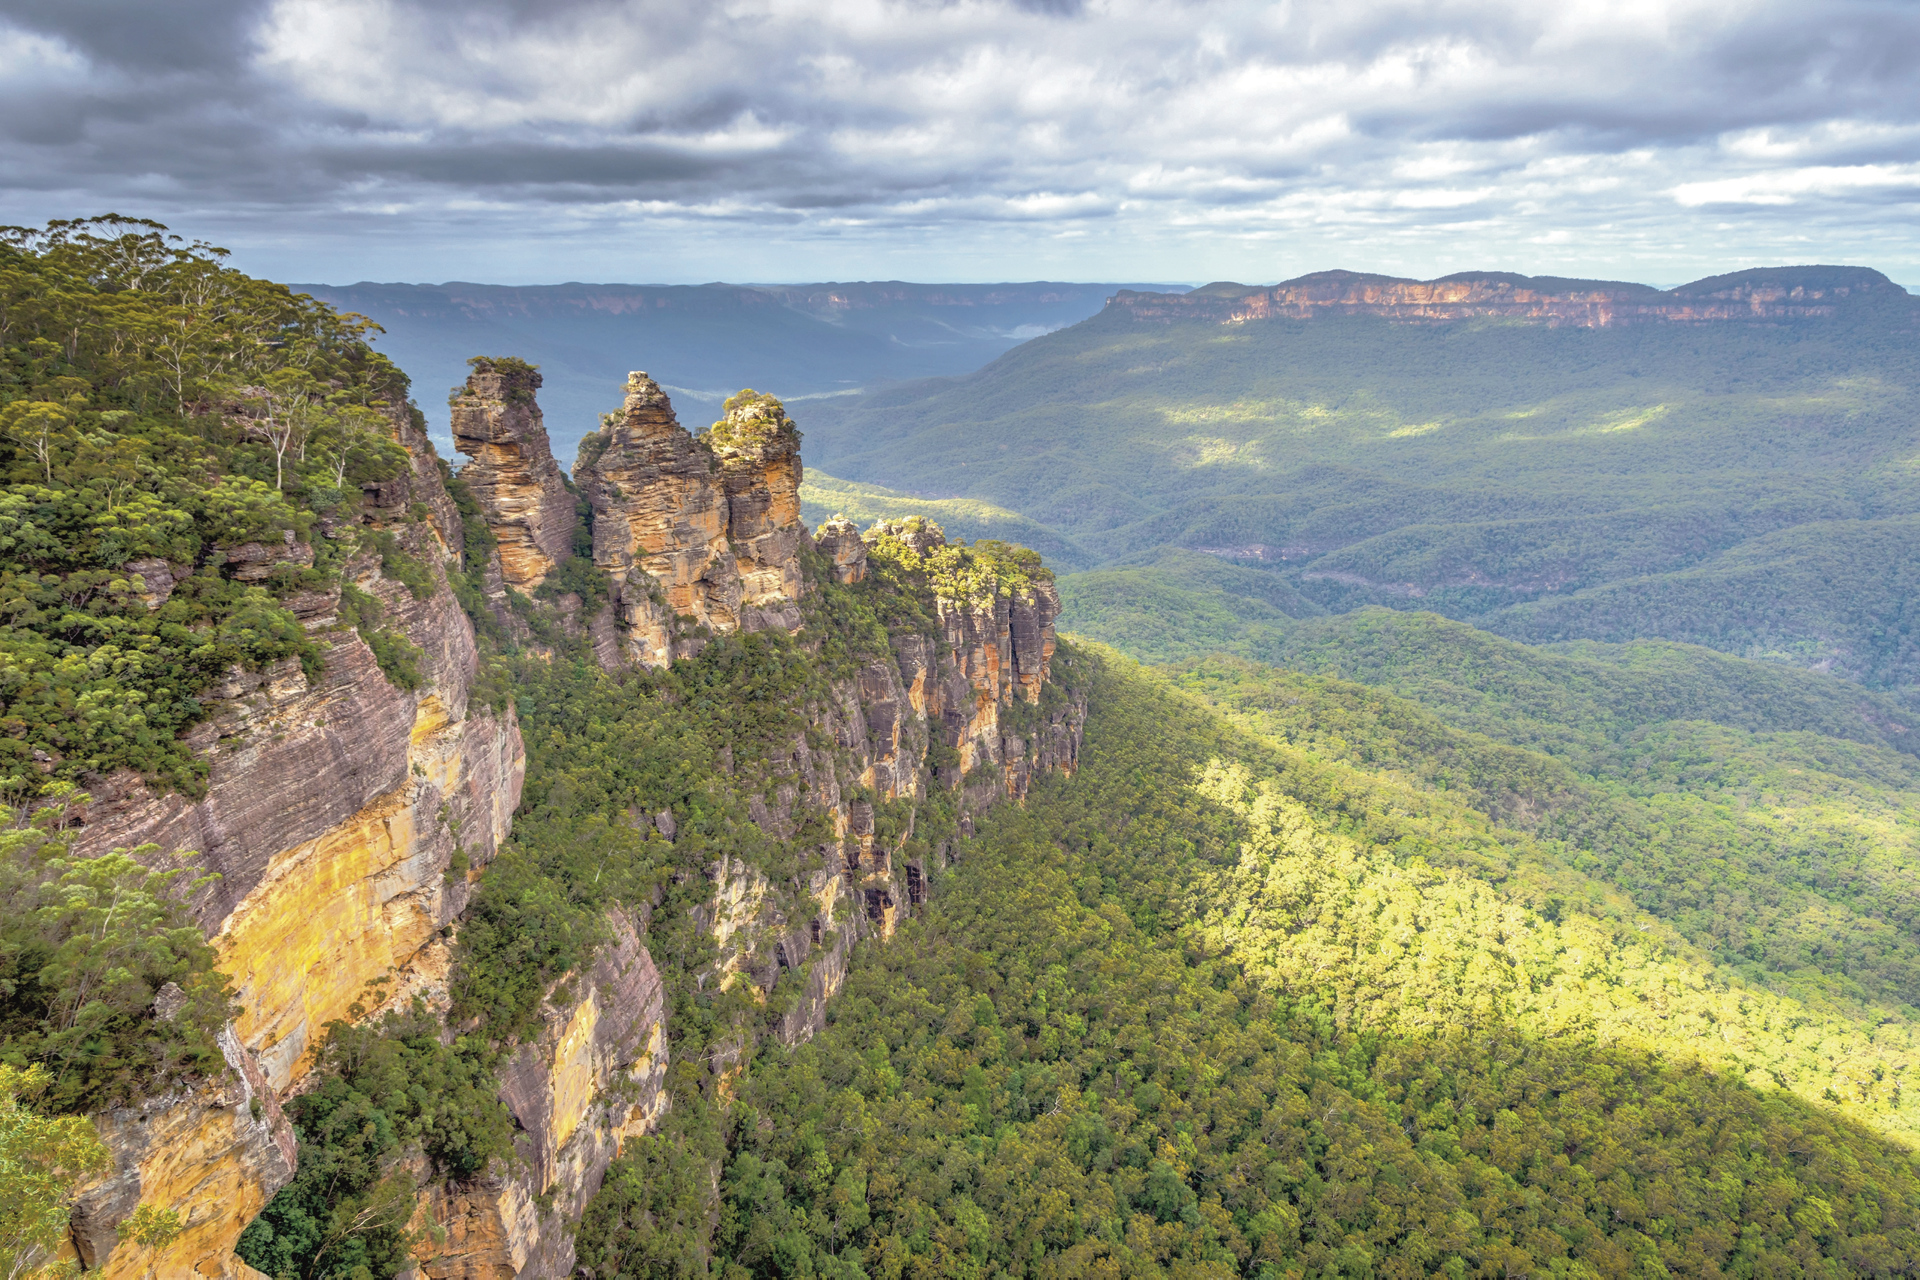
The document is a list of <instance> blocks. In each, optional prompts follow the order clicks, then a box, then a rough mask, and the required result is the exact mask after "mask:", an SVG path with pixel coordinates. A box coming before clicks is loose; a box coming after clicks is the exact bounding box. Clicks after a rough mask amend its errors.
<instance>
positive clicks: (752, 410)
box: [701, 387, 800, 449]
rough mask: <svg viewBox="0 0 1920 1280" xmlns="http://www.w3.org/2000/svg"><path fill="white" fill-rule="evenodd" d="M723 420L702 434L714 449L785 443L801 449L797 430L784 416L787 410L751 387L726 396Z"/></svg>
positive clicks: (775, 400)
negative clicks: (781, 441)
mask: <svg viewBox="0 0 1920 1280" xmlns="http://www.w3.org/2000/svg"><path fill="white" fill-rule="evenodd" d="M725 408H726V415H727V416H726V417H724V418H722V419H720V421H718V422H716V423H714V424H713V425H712V426H711V427H708V428H707V429H706V431H705V432H704V433H703V434H702V436H701V438H702V439H704V440H705V441H706V442H707V443H708V444H709V445H711V446H712V447H713V448H715V449H751V448H756V447H759V446H762V445H767V444H771V443H773V442H774V441H775V440H788V441H791V442H792V443H793V446H794V447H795V448H796V449H797V448H799V447H800V429H799V428H798V427H796V426H794V425H793V419H792V418H789V417H788V416H787V407H786V406H785V405H783V404H781V403H780V401H779V399H778V398H777V397H775V396H770V395H768V394H767V393H766V392H764V391H755V390H754V389H753V388H752V387H748V388H747V389H746V390H744V391H741V392H740V393H739V394H737V395H732V396H728V397H727V403H726V406H725Z"/></svg>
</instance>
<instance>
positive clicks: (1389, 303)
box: [1107, 267, 1920, 328]
mask: <svg viewBox="0 0 1920 1280" xmlns="http://www.w3.org/2000/svg"><path fill="white" fill-rule="evenodd" d="M1862 301H1872V302H1886V303H1888V304H1891V305H1895V306H1899V307H1900V309H1901V310H1903V311H1904V312H1906V313H1907V314H1908V318H1909V320H1910V321H1911V319H1912V317H1913V316H1914V315H1916V314H1920V306H1916V305H1915V304H1914V301H1913V300H1912V299H1909V298H1908V297H1907V294H1906V291H1905V290H1904V289H1901V288H1900V286H1899V285H1896V284H1894V283H1893V282H1892V281H1890V280H1888V279H1887V278H1886V277H1885V276H1883V275H1881V274H1880V273H1879V272H1877V271H1870V270H1867V269H1866V268H1863V267H1776V268H1764V269H1759V270H1754V271H1742V272H1738V273H1735V274H1733V275H1727V276H1714V277H1710V278H1708V279H1705V280H1698V281H1695V282H1694V283H1692V284H1688V285H1681V286H1680V287H1679V288H1677V289H1672V290H1664V291H1663V290H1660V289H1655V288H1653V287H1651V286H1649V285H1643V284H1629V283H1626V282H1623V281H1613V280H1564V279H1559V278H1555V277H1546V276H1538V277H1529V276H1519V275H1511V274H1508V273H1505V272H1462V273H1460V274H1457V275H1451V276H1442V277H1441V278H1440V279H1438V280H1425V281H1422V280H1404V279H1400V278H1398V277H1394V276H1378V275H1365V274H1361V273H1359V272H1353V271H1319V272H1315V273H1314V274H1312V275H1306V276H1301V277H1299V278H1298V279H1296V280H1288V281H1286V282H1284V283H1282V284H1277V285H1273V286H1271V287H1250V286H1247V285H1240V284H1229V283H1220V284H1210V285H1207V286H1205V287H1204V288H1200V289H1195V290H1193V291H1192V292H1191V293H1184V294H1168V293H1140V292H1135V291H1133V290H1131V289H1123V290H1121V291H1120V292H1119V293H1117V294H1115V295H1114V296H1113V297H1112V298H1110V299H1108V301H1107V306H1108V309H1109V310H1110V311H1114V312H1117V313H1119V314H1122V315H1126V316H1129V317H1131V318H1132V319H1135V320H1148V321H1158V322H1162V323H1165V322H1169V321H1174V320H1200V321H1207V322H1211V323H1215V324H1239V323H1244V322H1246V321H1250V320H1270V319H1275V318H1282V317H1285V318H1291V319H1296V320H1307V319H1312V318H1314V317H1316V316H1328V315H1367V316H1378V317H1382V318H1385V319H1389V320H1398V321H1403V322H1420V323H1439V322H1445V321H1452V320H1464V319H1469V318H1473V317H1477V316H1493V317H1501V318H1505V319H1526V320H1537V321H1542V322H1544V323H1546V324H1549V325H1574V326H1580V327H1587V328H1598V327H1604V326H1608V325H1618V324H1636V323H1649V322H1702V321H1717V320H1748V321H1767V322H1774V323H1778V322H1782V321H1795V320H1808V319H1817V318H1825V317H1832V316H1834V315H1836V314H1838V313H1839V312H1840V310H1841V309H1843V308H1845V307H1847V306H1848V305H1849V304H1857V303H1859V302H1862ZM1902 304H1904V305H1902Z"/></svg>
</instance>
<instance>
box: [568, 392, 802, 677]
mask: <svg viewBox="0 0 1920 1280" xmlns="http://www.w3.org/2000/svg"><path fill="white" fill-rule="evenodd" d="M626 390H627V394H626V402H625V405H624V406H623V409H622V411H621V413H620V414H619V415H618V416H617V417H616V418H615V419H614V420H613V422H612V423H610V424H609V425H608V426H607V427H606V428H605V429H604V430H602V431H600V432H598V433H596V434H594V435H591V436H588V437H587V438H586V440H585V441H583V442H582V444H581V453H580V460H579V462H578V463H576V464H575V467H574V481H575V483H576V484H578V485H579V486H580V489H581V491H582V492H583V493H585V494H586V496H587V500H588V501H589V502H590V503H592V505H593V513H594V525H593V559H594V563H595V564H597V565H599V566H600V567H601V568H602V569H604V570H606V572H607V575H608V577H609V579H610V583H611V588H612V595H613V601H614V609H615V613H616V619H617V626H618V635H619V639H620V643H621V645H622V651H623V656H624V657H625V658H626V659H627V660H628V661H632V662H637V663H640V664H642V665H645V666H654V667H657V666H664V665H665V664H666V663H668V662H671V661H672V660H673V659H675V658H681V657H689V656H691V655H693V654H695V653H697V652H699V649H700V644H701V632H702V629H704V631H705V632H706V633H708V634H715V635H726V634H729V633H731V632H735V631H740V630H743V629H744V630H749V631H752V630H761V629H766V628H771V627H780V628H783V629H786V630H792V629H794V628H795V627H797V626H798V625H799V613H798V611H797V610H796V609H794V608H793V607H792V605H793V603H794V602H795V601H796V600H797V599H798V598H799V593H800V587H801V583H800V572H799V565H798V561H797V559H796V555H797V552H798V548H799V539H800V537H801V536H802V535H803V528H802V526H801V524H800V501H799V487H800V461H799V440H798V436H797V434H795V433H793V432H792V431H791V426H792V424H791V423H790V422H789V423H787V424H786V431H785V433H784V434H783V433H782V432H781V431H780V430H779V429H778V426H777V424H774V425H775V429H774V430H772V431H766V432H743V433H741V434H740V435H739V436H738V437H737V438H731V439H733V442H732V443H729V444H728V445H726V446H724V447H723V448H721V449H718V450H716V449H715V448H712V447H710V446H709V445H708V444H707V442H705V441H702V440H696V439H694V437H693V436H692V435H691V434H689V433H688V432H687V430H686V429H685V428H683V427H682V426H681V425H680V422H679V420H678V419H677V418H676V417H674V413H673V404H672V402H671V401H670V400H668V398H667V395H666V393H665V392H664V391H662V390H661V389H660V385H659V384H658V383H657V382H655V381H654V380H653V379H651V378H649V377H648V376H647V375H646V374H644V373H635V374H633V375H631V376H630V377H629V378H628V380H627V389H626ZM781 416H782V419H783V420H784V415H781ZM755 425H765V424H763V423H760V422H759V421H758V420H756V423H755ZM736 511H737V512H738V515H737V516H736V514H735V513H736ZM736 520H737V522H738V523H737V524H736ZM736 548H737V549H738V551H737V553H736Z"/></svg>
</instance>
